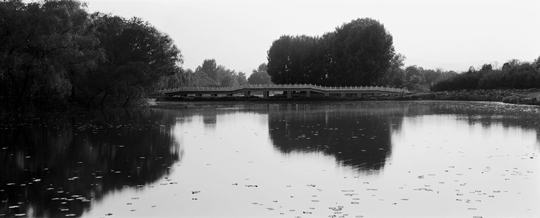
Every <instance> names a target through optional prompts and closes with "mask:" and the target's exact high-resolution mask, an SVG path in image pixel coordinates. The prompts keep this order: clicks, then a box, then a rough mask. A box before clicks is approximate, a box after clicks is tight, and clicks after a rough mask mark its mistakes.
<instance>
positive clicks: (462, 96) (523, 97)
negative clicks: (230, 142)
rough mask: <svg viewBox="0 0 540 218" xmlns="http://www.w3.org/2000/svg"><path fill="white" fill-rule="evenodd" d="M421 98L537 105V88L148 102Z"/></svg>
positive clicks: (159, 100) (159, 101)
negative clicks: (391, 94)
mask: <svg viewBox="0 0 540 218" xmlns="http://www.w3.org/2000/svg"><path fill="white" fill-rule="evenodd" d="M422 100H440V101H490V102H501V103H508V104H518V105H535V106H540V89H494V90H458V91H442V92H418V93H413V94H408V95H404V96H399V97H388V96H371V97H351V98H340V97H309V98H308V97H294V98H283V97H270V98H261V97H257V96H250V97H219V98H211V97H190V98H174V97H161V98H157V99H155V101H151V105H150V107H162V106H164V104H163V103H164V102H188V103H194V102H200V103H204V102H231V103H232V102H251V103H255V102H260V103H262V102H310V101H317V102H319V101H331V102H336V101H422Z"/></svg>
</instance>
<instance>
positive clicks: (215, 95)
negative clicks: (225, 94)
mask: <svg viewBox="0 0 540 218" xmlns="http://www.w3.org/2000/svg"><path fill="white" fill-rule="evenodd" d="M210 96H212V97H217V96H218V95H217V94H210Z"/></svg>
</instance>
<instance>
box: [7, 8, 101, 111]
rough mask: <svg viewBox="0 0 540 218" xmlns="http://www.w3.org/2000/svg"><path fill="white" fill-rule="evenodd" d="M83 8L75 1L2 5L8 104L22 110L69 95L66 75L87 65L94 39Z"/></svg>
mask: <svg viewBox="0 0 540 218" xmlns="http://www.w3.org/2000/svg"><path fill="white" fill-rule="evenodd" d="M84 7H85V6H84V5H83V4H81V3H80V2H78V1H75V0H63V1H44V2H31V3H24V2H22V1H18V0H9V1H2V2H0V45H1V46H0V86H2V89H3V90H2V95H3V96H2V97H3V100H4V103H5V105H11V106H12V108H13V109H14V110H19V109H20V108H21V107H22V106H23V105H31V104H32V102H33V101H34V100H38V99H41V100H44V101H50V100H51V99H52V100H54V99H62V98H64V97H65V96H67V95H68V94H69V93H70V90H71V83H70V80H69V76H68V71H75V70H76V68H77V65H79V67H80V65H82V64H84V62H86V61H88V59H87V58H85V57H84V56H85V53H87V52H86V51H85V49H87V48H89V47H92V44H93V43H95V42H96V41H95V40H94V39H93V38H92V36H91V35H90V34H88V33H87V32H86V30H87V24H88V19H87V15H88V14H87V13H86V11H85V10H84Z"/></svg>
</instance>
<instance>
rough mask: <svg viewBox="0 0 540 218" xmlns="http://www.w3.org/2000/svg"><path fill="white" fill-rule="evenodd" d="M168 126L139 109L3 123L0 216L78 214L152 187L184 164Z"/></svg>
mask: <svg viewBox="0 0 540 218" xmlns="http://www.w3.org/2000/svg"><path fill="white" fill-rule="evenodd" d="M169 120H173V119H170V118H168V117H165V115H164V114H163V113H161V112H155V111H136V112H120V113H118V112H114V113H96V114H92V115H85V116H61V115H57V116H47V117H35V118H29V119H22V120H10V121H4V122H3V123H2V124H1V126H0V135H1V138H0V140H1V143H0V144H1V145H2V148H1V150H0V159H1V162H0V170H1V172H2V175H1V176H0V199H1V200H2V203H1V204H0V205H1V206H0V215H2V216H7V217H12V216H22V215H24V214H26V215H28V216H31V217H60V216H81V215H82V214H83V213H84V212H85V211H88V210H90V208H91V207H92V204H95V203H97V202H99V201H100V200H101V199H102V198H103V197H104V196H105V195H107V194H109V193H112V192H116V191H120V190H123V189H126V188H138V187H144V186H145V185H147V184H150V183H153V182H155V181H156V180H158V179H160V178H162V177H163V176H165V175H167V174H168V173H169V171H170V166H171V165H172V164H173V163H175V162H177V161H179V159H180V158H181V151H180V147H179V145H177V144H176V143H175V140H174V139H173V138H172V136H171V135H170V133H169V130H170V127H171V124H172V123H167V121H169Z"/></svg>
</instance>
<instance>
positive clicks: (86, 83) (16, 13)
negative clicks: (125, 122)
mask: <svg viewBox="0 0 540 218" xmlns="http://www.w3.org/2000/svg"><path fill="white" fill-rule="evenodd" d="M539 59H540V58H539ZM539 59H537V60H535V61H533V62H531V63H529V62H521V61H518V60H512V61H509V62H508V63H505V64H504V65H503V66H502V67H501V68H497V67H496V66H492V65H490V64H485V65H484V66H482V67H481V68H480V69H478V70H476V69H475V68H471V69H470V70H469V71H467V72H464V73H460V74H458V73H456V72H454V71H445V70H443V69H435V70H432V69H424V68H422V67H419V66H416V65H412V66H407V67H405V65H404V61H405V56H404V55H402V54H399V53H396V52H395V51H394V46H393V38H392V35H391V34H390V33H389V32H388V31H387V30H386V29H385V27H384V25H383V24H381V23H379V22H378V21H377V20H374V19H371V18H362V19H356V20H352V21H351V22H349V23H345V24H343V25H341V26H339V27H337V28H336V29H335V31H333V32H329V33H325V34H323V35H322V36H305V35H301V36H288V35H284V36H281V37H280V38H279V39H276V40H275V41H274V42H273V43H272V45H271V47H270V48H269V50H268V62H267V63H262V64H261V65H259V66H258V68H256V69H254V70H253V72H252V73H251V75H249V76H248V75H247V74H246V73H244V72H237V71H234V70H230V69H227V68H226V67H225V66H223V65H218V64H217V62H216V60H215V59H206V60H204V61H203V63H202V64H201V65H200V66H198V67H197V68H196V69H194V70H192V69H183V68H182V63H183V56H182V53H181V51H180V49H178V48H177V47H176V45H175V44H174V42H173V40H172V39H171V37H169V36H168V35H167V34H165V33H163V32H160V31H159V30H158V29H156V28H155V27H154V26H152V25H151V24H150V23H148V22H145V21H143V20H142V19H140V18H137V17H134V18H130V19H126V18H123V17H119V16H115V15H111V14H103V13H100V12H96V13H89V12H87V10H86V5H85V3H81V2H79V1H77V0H47V1H37V2H23V1H21V0H3V1H0V112H24V111H50V110H70V109H73V108H75V109H78V108H103V107H118V106H130V105H141V104H144V103H145V102H146V101H145V98H146V97H148V96H149V95H150V94H152V93H155V92H156V91H158V90H162V89H169V88H177V87H184V86H196V87H218V86H221V87H238V86H242V85H246V84H271V83H276V84H315V85H322V86H370V85H376V86H387V87H398V88H408V89H409V90H412V91H423V92H428V91H452V90H462V89H527V88H540V85H539V84H540V72H539V71H540V60H539Z"/></svg>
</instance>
